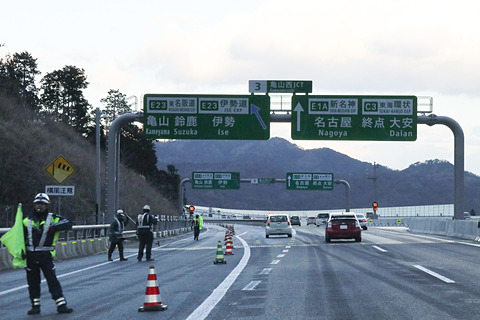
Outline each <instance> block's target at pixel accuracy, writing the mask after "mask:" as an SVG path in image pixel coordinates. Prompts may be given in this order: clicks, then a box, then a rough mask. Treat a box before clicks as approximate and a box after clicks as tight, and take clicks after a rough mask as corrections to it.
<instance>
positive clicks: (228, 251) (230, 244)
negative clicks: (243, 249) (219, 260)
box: [225, 237, 233, 254]
mask: <svg viewBox="0 0 480 320" xmlns="http://www.w3.org/2000/svg"><path fill="white" fill-rule="evenodd" d="M232 249H233V240H232V237H229V238H228V240H227V245H226V246H225V254H233V251H232Z"/></svg>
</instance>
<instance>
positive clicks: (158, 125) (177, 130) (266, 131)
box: [143, 94, 270, 140]
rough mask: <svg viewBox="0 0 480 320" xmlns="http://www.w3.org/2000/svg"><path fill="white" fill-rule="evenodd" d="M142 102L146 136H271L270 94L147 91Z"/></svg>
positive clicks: (194, 137)
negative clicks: (195, 93) (153, 92)
mask: <svg viewBox="0 0 480 320" xmlns="http://www.w3.org/2000/svg"><path fill="white" fill-rule="evenodd" d="M143 102H144V131H145V135H146V137H147V138H151V139H218V140H268V139H269V138H270V97H269V96H267V95H178V94H164V95H160V94H146V95H145V96H144V101H143Z"/></svg>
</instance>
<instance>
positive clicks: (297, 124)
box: [291, 95, 417, 141]
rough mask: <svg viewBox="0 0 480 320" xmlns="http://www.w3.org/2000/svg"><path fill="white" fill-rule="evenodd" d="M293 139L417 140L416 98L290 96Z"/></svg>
mask: <svg viewBox="0 0 480 320" xmlns="http://www.w3.org/2000/svg"><path fill="white" fill-rule="evenodd" d="M291 125H292V127H291V130H292V132H291V134H292V139H294V140H371V141H415V140H417V97H415V96H336V95H331V96H329V95H325V96H313V95H302V96H300V95H294V96H293V97H292V122H291Z"/></svg>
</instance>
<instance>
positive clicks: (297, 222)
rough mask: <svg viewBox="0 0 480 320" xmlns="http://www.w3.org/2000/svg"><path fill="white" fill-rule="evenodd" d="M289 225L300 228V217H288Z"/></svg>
mask: <svg viewBox="0 0 480 320" xmlns="http://www.w3.org/2000/svg"><path fill="white" fill-rule="evenodd" d="M290 223H291V224H292V226H293V225H297V226H301V225H302V223H301V222H300V217H299V216H291V217H290Z"/></svg>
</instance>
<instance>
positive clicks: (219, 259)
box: [213, 241, 227, 264]
mask: <svg viewBox="0 0 480 320" xmlns="http://www.w3.org/2000/svg"><path fill="white" fill-rule="evenodd" d="M219 263H222V264H225V263H227V261H226V260H225V258H224V256H223V248H222V241H218V246H217V256H216V258H215V261H213V264H219Z"/></svg>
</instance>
